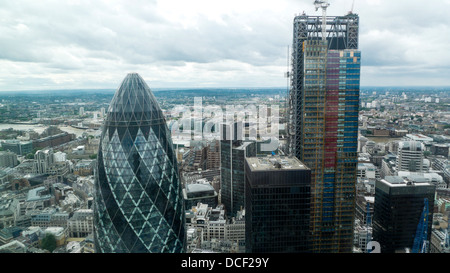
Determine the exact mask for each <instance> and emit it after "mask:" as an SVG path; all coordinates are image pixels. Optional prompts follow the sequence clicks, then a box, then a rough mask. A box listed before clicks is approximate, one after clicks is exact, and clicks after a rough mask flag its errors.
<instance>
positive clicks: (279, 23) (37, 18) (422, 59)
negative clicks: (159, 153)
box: [0, 0, 450, 91]
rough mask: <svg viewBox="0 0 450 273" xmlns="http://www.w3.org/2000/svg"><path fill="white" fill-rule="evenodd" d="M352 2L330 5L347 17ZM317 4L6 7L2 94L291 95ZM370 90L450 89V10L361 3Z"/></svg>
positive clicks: (155, 1) (443, 0)
mask: <svg viewBox="0 0 450 273" xmlns="http://www.w3.org/2000/svg"><path fill="white" fill-rule="evenodd" d="M352 2H353V0H330V3H331V5H330V7H329V8H328V15H345V14H347V12H348V11H349V10H350V9H351V8H352ZM303 11H305V12H306V14H308V15H321V12H320V10H319V11H317V12H316V11H315V9H314V5H313V0H277V1H274V0H271V1H268V0H227V1H223V0H222V1H217V0H189V1H186V0H185V1H182V0H123V1H122V0H104V1H102V0H89V1H88V0H86V1H85V0H54V1H52V0H39V1H26V0H1V1H0V91H6V90H41V89H43V90H46V89H47V90H48V89H78V88H83V89H84V88H111V89H115V88H117V87H118V86H119V84H120V82H121V80H122V79H123V78H124V77H125V75H126V74H127V73H129V72H138V73H139V74H140V75H141V76H142V77H143V78H144V79H145V80H146V82H147V83H148V84H149V86H150V87H151V88H172V87H285V86H286V84H287V82H286V78H284V73H285V72H286V71H287V50H288V46H291V44H292V22H293V18H294V16H295V15H296V14H300V13H302V12H303ZM353 12H354V13H357V14H359V16H360V33H359V38H360V50H361V51H362V70H361V73H362V75H361V85H362V86H388V85H397V86H406V85H407V86H429V85H434V86H442V85H444V86H450V15H449V12H450V0H428V1H423V0H395V1H392V0H355V1H354V6H353Z"/></svg>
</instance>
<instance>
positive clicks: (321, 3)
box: [314, 0, 330, 41]
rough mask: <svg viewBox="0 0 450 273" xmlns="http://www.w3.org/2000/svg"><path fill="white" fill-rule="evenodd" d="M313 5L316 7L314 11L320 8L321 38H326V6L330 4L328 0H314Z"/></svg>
mask: <svg viewBox="0 0 450 273" xmlns="http://www.w3.org/2000/svg"><path fill="white" fill-rule="evenodd" d="M314 6H315V7H316V11H317V10H318V9H319V8H322V40H324V41H325V40H326V32H327V8H328V7H329V6H330V4H329V3H328V0H315V1H314Z"/></svg>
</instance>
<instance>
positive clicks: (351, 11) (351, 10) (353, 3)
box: [348, 0, 355, 14]
mask: <svg viewBox="0 0 450 273" xmlns="http://www.w3.org/2000/svg"><path fill="white" fill-rule="evenodd" d="M354 6H355V0H353V2H352V8H351V9H350V11H349V12H348V14H353V7H354Z"/></svg>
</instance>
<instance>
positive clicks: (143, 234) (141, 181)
mask: <svg viewBox="0 0 450 273" xmlns="http://www.w3.org/2000/svg"><path fill="white" fill-rule="evenodd" d="M94 211H95V219H94V221H95V232H94V238H95V244H96V251H97V252H101V253H177V252H178V253H179V252H184V250H185V244H184V241H185V230H184V221H185V220H184V207H183V198H182V189H181V184H180V181H179V176H178V168H177V161H176V157H175V155H174V151H173V145H172V141H171V136H170V131H169V130H168V128H167V125H166V122H165V118H164V116H163V114H162V112H161V109H160V108H159V105H158V103H157V101H156V99H155V97H154V95H153V94H152V92H151V91H150V88H149V87H148V86H147V84H146V83H145V82H144V80H143V79H142V78H141V77H140V76H139V75H138V74H136V73H130V74H128V75H127V76H126V77H125V79H124V80H123V81H122V84H121V85H120V87H119V88H118V89H117V91H116V93H115V95H114V97H113V99H112V101H111V104H110V106H109V109H108V112H107V116H106V120H105V124H104V126H103V130H102V135H101V140H100V146H99V150H98V157H97V171H96V183H95V207H94Z"/></svg>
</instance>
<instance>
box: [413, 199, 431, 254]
mask: <svg viewBox="0 0 450 273" xmlns="http://www.w3.org/2000/svg"><path fill="white" fill-rule="evenodd" d="M423 203H424V204H423V211H422V215H421V216H420V220H419V224H418V225H417V230H416V237H415V238H414V244H413V247H412V251H411V252H412V253H425V251H426V249H427V246H428V240H427V238H428V236H427V234H428V214H429V211H428V199H427V198H425V199H424V200H423Z"/></svg>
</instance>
